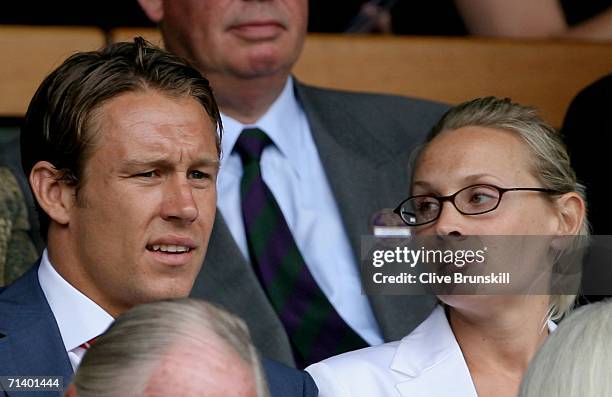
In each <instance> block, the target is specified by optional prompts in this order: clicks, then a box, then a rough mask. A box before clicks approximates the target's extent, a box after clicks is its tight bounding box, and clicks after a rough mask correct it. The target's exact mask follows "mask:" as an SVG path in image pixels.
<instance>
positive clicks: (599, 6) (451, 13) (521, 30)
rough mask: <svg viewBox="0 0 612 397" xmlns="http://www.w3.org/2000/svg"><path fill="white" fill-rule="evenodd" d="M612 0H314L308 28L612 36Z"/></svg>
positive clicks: (82, 7)
mask: <svg viewBox="0 0 612 397" xmlns="http://www.w3.org/2000/svg"><path fill="white" fill-rule="evenodd" d="M611 6H612V3H611V1H610V0H589V1H576V0H536V1H533V0H516V1H507V0H436V1H430V2H414V1H409V0H344V1H341V2H330V1H327V0H310V4H309V18H308V31H309V32H326V33H341V32H345V33H392V34H399V35H435V36H438V35H442V36H456V35H470V34H471V35H476V36H491V37H575V38H584V39H596V40H612V9H611V8H610V7H611ZM0 23H13V24H14V23H17V24H31V25H36V24H42V25H95V26H99V27H101V28H102V29H105V30H109V29H111V28H113V27H117V26H141V27H142V26H150V27H152V26H154V24H153V23H151V21H150V20H149V19H148V18H147V17H146V16H145V15H144V13H143V12H142V11H141V10H140V8H139V7H138V4H137V3H136V1H135V0H130V1H124V0H108V1H106V2H104V6H103V7H102V6H101V7H92V6H91V5H90V4H89V3H83V2H79V1H77V0H61V1H54V2H52V3H51V2H49V3H46V2H31V1H23V2H19V3H13V4H11V7H10V8H9V9H7V10H3V12H2V15H0Z"/></svg>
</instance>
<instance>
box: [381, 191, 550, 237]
mask: <svg viewBox="0 0 612 397" xmlns="http://www.w3.org/2000/svg"><path fill="white" fill-rule="evenodd" d="M478 186H483V187H488V188H493V189H495V190H497V191H498V192H499V198H498V200H497V204H495V207H493V208H490V209H488V210H486V211H482V212H475V213H471V212H465V211H461V210H460V209H459V208H458V207H457V204H456V203H455V197H457V195H458V194H459V193H461V192H463V191H465V190H467V189H471V188H475V187H478ZM516 191H531V192H542V193H547V194H562V192H560V191H558V190H555V189H547V188H543V187H510V188H503V187H499V186H495V185H489V184H486V183H477V184H475V185H470V186H466V187H464V188H463V189H461V190H458V191H457V192H455V193H454V194H451V195H450V196H433V195H431V194H419V195H416V196H410V197H408V198H407V199H405V200H403V201H402V202H401V203H400V204H399V205H398V206H397V207H396V208H395V209H394V210H393V212H394V213H396V214H397V215H398V216H399V217H400V218H401V219H402V222H404V223H405V224H406V225H407V226H410V227H416V226H423V225H426V224H428V223H431V222H435V221H436V220H438V218H439V217H440V214H442V206H443V204H444V202H445V201H450V202H451V203H452V204H453V207H455V209H456V210H457V211H459V213H460V214H463V215H482V214H486V213H487V212H491V211H495V210H496V209H497V207H499V203H501V201H502V197H503V196H504V194H505V193H507V192H516ZM419 197H429V198H433V199H435V200H437V201H438V202H439V203H440V210H439V211H438V214H437V215H436V216H435V218H433V219H430V220H428V221H427V222H422V223H417V224H412V223H409V222H407V221H406V219H404V216H403V215H402V207H403V205H404V204H405V203H406V202H408V201H410V200H412V199H415V198H419Z"/></svg>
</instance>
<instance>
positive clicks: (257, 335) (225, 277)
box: [191, 210, 295, 365]
mask: <svg viewBox="0 0 612 397" xmlns="http://www.w3.org/2000/svg"><path fill="white" fill-rule="evenodd" d="M191 296H193V297H196V298H203V299H207V300H210V301H212V302H214V303H217V304H219V305H221V306H223V307H226V308H229V310H230V311H232V312H233V313H234V314H237V315H238V316H240V317H242V318H243V319H244V320H245V321H246V322H247V323H248V324H249V331H250V333H251V337H252V338H253V341H254V342H255V345H256V346H258V347H259V349H260V350H261V351H262V353H263V354H264V355H265V356H267V357H271V358H274V359H276V360H279V361H282V362H283V363H285V364H287V365H295V363H294V361H293V354H292V352H291V350H290V348H289V346H290V345H289V339H288V337H287V334H286V333H285V329H284V327H283V325H282V323H281V322H280V320H279V318H278V316H277V315H276V313H275V312H274V309H273V308H272V305H271V304H270V303H269V301H268V298H267V296H266V294H265V292H264V290H263V289H262V287H261V285H260V284H259V281H258V280H257V276H256V275H255V272H254V271H253V269H252V267H251V265H250V263H249V262H247V261H246V259H245V258H244V256H243V255H242V252H240V249H239V248H238V246H237V245H236V242H235V241H234V238H233V237H232V234H231V232H230V230H229V228H228V226H227V224H226V223H225V220H224V219H223V215H222V214H221V211H219V210H217V216H216V218H215V223H214V226H213V233H212V235H211V238H210V242H209V244H208V251H207V253H206V258H205V260H204V265H203V267H202V270H201V271H200V273H199V274H198V277H197V279H196V281H195V284H194V288H193V290H192V291H191Z"/></svg>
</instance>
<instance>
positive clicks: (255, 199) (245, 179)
mask: <svg viewBox="0 0 612 397" xmlns="http://www.w3.org/2000/svg"><path fill="white" fill-rule="evenodd" d="M269 144H272V141H271V140H270V138H269V137H268V136H267V135H266V134H265V133H264V132H263V131H261V130H259V129H257V128H249V129H244V130H243V131H242V133H241V134H240V137H239V138H238V141H237V142H236V145H235V146H234V150H236V152H238V154H239V155H240V158H241V159H242V166H243V175H242V181H241V183H240V196H241V200H242V218H243V221H244V228H245V232H246V237H247V244H248V248H249V255H250V257H251V262H252V263H253V266H254V269H255V273H256V274H257V277H258V278H259V281H260V282H261V284H262V286H263V288H264V290H265V291H266V294H267V296H268V298H269V299H270V301H271V303H272V306H273V307H274V309H275V310H276V312H277V314H278V315H279V317H280V319H281V321H282V322H283V324H284V326H285V329H286V330H287V334H288V335H289V338H290V340H291V344H292V348H293V353H294V356H295V359H296V364H297V366H298V367H299V368H304V367H305V366H307V365H310V364H312V363H315V362H318V361H320V360H323V359H325V358H327V357H331V356H333V355H336V354H340V353H344V352H346V351H349V350H355V349H358V348H361V347H366V346H367V344H366V343H365V342H364V340H363V339H362V338H361V337H360V336H359V335H357V334H356V333H355V332H354V331H353V330H352V329H351V328H350V327H349V326H348V325H347V324H346V323H345V322H344V320H343V319H342V318H341V317H340V316H339V315H338V313H337V312H336V310H335V309H334V307H333V306H332V305H331V303H329V301H328V300H327V298H326V297H325V294H324V293H323V291H321V289H320V288H319V286H318V285H317V283H316V282H315V280H314V279H313V277H312V275H311V274H310V272H309V271H308V267H307V266H306V264H305V263H304V259H303V258H302V255H301V254H300V251H299V249H298V247H297V245H296V244H295V241H294V240H293V236H292V235H291V231H290V230H289V227H288V226H287V222H286V221H285V218H284V217H283V213H282V212H281V210H280V207H279V206H278V203H277V202H276V200H275V199H274V196H273V195H272V193H271V192H270V189H268V186H266V184H265V182H264V181H263V179H262V176H261V167H260V159H261V154H262V152H263V150H264V148H265V147H266V146H267V145H269Z"/></svg>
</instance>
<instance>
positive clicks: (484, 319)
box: [307, 97, 588, 397]
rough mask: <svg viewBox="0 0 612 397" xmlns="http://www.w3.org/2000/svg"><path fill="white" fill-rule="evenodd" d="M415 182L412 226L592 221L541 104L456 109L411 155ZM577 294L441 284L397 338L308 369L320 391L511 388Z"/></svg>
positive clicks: (493, 391) (552, 229) (574, 225)
mask: <svg viewBox="0 0 612 397" xmlns="http://www.w3.org/2000/svg"><path fill="white" fill-rule="evenodd" d="M411 194H412V196H411V197H410V198H408V199H407V200H405V201H404V202H402V204H401V205H400V206H399V213H401V214H404V216H403V219H404V222H406V223H407V224H408V225H409V226H411V228H412V231H413V233H414V234H416V235H417V236H427V235H438V236H440V235H442V236H458V237H460V236H468V235H544V236H564V235H576V234H581V233H586V232H587V231H588V226H587V224H586V219H585V212H586V209H585V201H584V192H583V190H582V188H581V186H580V185H578V184H577V183H576V177H575V174H574V172H573V171H572V169H571V167H570V163H569V158H568V155H567V152H566V150H565V148H564V146H563V144H562V142H561V141H560V138H559V137H558V135H557V134H556V132H555V131H554V129H553V128H551V127H550V126H548V125H547V124H545V123H544V122H543V121H542V120H541V119H540V118H539V117H538V116H537V114H536V112H535V110H534V109H531V108H528V107H524V106H521V105H518V104H515V103H512V102H511V101H510V100H508V99H497V98H493V97H489V98H482V99H476V100H473V101H470V102H466V103H464V104H461V105H459V106H456V107H455V108H453V109H451V110H450V111H449V112H448V113H447V114H446V115H445V116H444V117H443V118H442V119H441V120H440V122H439V123H438V124H437V125H436V126H435V127H434V129H433V130H432V132H431V133H430V135H429V137H428V139H427V142H426V144H425V146H424V148H423V149H422V151H421V152H420V153H419V155H418V156H417V157H416V161H415V168H414V173H413V180H412V186H411ZM415 196H416V197H415ZM415 208H416V209H415ZM411 211H412V214H411V215H412V216H408V215H407V214H408V213H409V212H411ZM415 211H416V212H415ZM573 298H574V297H573V296H570V297H568V296H550V295H521V296H516V295H492V296H484V295H481V296H469V295H444V296H439V299H440V300H441V301H442V303H443V305H440V306H438V307H437V308H436V309H435V310H434V311H433V312H432V314H431V315H430V316H429V318H428V319H427V320H425V322H423V323H422V324H421V325H420V326H419V327H417V328H416V329H415V330H414V331H413V332H411V333H410V334H409V335H407V336H406V337H404V338H403V339H402V340H400V341H397V342H392V343H388V344H384V345H381V346H376V347H370V348H366V349H362V350H358V351H355V352H349V353H346V354H343V355H340V356H336V357H332V358H330V359H327V360H324V361H322V362H320V363H317V364H314V365H312V366H310V367H309V368H307V370H308V371H309V372H310V374H311V375H312V376H313V377H314V378H315V381H316V383H317V385H318V387H319V390H320V396H321V397H332V396H334V397H336V396H337V397H342V396H347V397H348V396H351V397H360V396H363V397H366V396H367V397H374V396H404V397H408V396H432V397H447V396H448V397H450V396H452V397H475V396H480V397H488V396H494V397H506V396H507V397H515V396H516V395H517V393H518V389H519V385H520V382H521V379H522V376H523V373H524V372H525V370H526V368H527V366H528V364H529V362H530V361H531V359H532V357H533V356H534V354H535V353H536V351H537V350H538V349H539V347H540V346H541V345H542V343H543V342H544V341H545V339H546V338H547V336H548V333H549V332H550V331H551V330H553V329H554V328H555V325H554V323H552V321H550V318H551V316H553V317H559V316H561V315H562V314H563V313H564V312H566V311H567V310H568V309H569V308H570V307H571V306H572V304H573Z"/></svg>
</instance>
